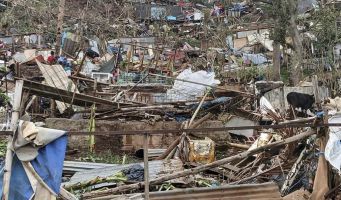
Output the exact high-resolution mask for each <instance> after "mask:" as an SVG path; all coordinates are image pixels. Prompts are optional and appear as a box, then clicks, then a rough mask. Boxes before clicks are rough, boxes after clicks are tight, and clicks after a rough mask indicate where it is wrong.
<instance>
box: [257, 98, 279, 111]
mask: <svg viewBox="0 0 341 200" xmlns="http://www.w3.org/2000/svg"><path fill="white" fill-rule="evenodd" d="M259 107H260V112H261V113H262V114H263V115H266V114H268V112H269V111H272V112H274V113H276V111H275V108H274V107H273V106H272V105H271V103H270V102H269V101H268V100H267V99H266V98H265V97H261V98H260V101H259Z"/></svg>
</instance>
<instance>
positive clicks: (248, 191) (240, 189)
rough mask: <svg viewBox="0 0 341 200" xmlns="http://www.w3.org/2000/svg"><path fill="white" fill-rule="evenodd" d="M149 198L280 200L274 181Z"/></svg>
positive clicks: (137, 199) (133, 198) (138, 197)
mask: <svg viewBox="0 0 341 200" xmlns="http://www.w3.org/2000/svg"><path fill="white" fill-rule="evenodd" d="M149 197H150V200H183V199H185V200H207V199H210V200H239V199H240V200H244V199H247V200H251V199H252V200H280V199H282V197H281V195H280V193H279V190H278V186H277V185H276V184H275V183H262V184H244V185H235V186H231V185H227V186H222V187H211V188H187V189H184V190H173V191H164V192H151V193H150V194H149ZM94 199H95V200H109V199H110V200H143V199H144V197H143V194H134V195H110V196H106V197H98V198H94Z"/></svg>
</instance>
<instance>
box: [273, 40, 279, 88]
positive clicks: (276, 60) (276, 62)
mask: <svg viewBox="0 0 341 200" xmlns="http://www.w3.org/2000/svg"><path fill="white" fill-rule="evenodd" d="M272 59H273V74H272V80H274V81H279V80H280V79H281V45H280V43H279V42H276V41H274V51H273V58H272Z"/></svg>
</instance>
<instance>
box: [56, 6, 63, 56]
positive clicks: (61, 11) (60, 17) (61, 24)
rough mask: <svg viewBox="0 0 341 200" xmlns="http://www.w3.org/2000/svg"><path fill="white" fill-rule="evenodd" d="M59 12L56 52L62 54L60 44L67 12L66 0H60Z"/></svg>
mask: <svg viewBox="0 0 341 200" xmlns="http://www.w3.org/2000/svg"><path fill="white" fill-rule="evenodd" d="M58 9H59V13H58V19H57V20H58V21H57V37H56V54H57V55H60V46H61V42H62V29H63V21H64V12H65V0H59V8H58Z"/></svg>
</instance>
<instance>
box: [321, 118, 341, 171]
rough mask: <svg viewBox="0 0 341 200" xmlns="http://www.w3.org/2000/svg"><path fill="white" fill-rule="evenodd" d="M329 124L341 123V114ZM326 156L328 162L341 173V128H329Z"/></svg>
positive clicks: (331, 119) (329, 121) (330, 120)
mask: <svg viewBox="0 0 341 200" xmlns="http://www.w3.org/2000/svg"><path fill="white" fill-rule="evenodd" d="M328 123H341V113H338V114H337V115H335V116H333V117H331V118H329V120H328ZM324 155H325V158H326V160H327V161H329V163H330V164H331V165H332V166H333V167H335V168H336V169H338V170H339V171H340V167H341V127H340V126H338V127H329V140H328V142H327V145H326V148H325V151H324Z"/></svg>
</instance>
